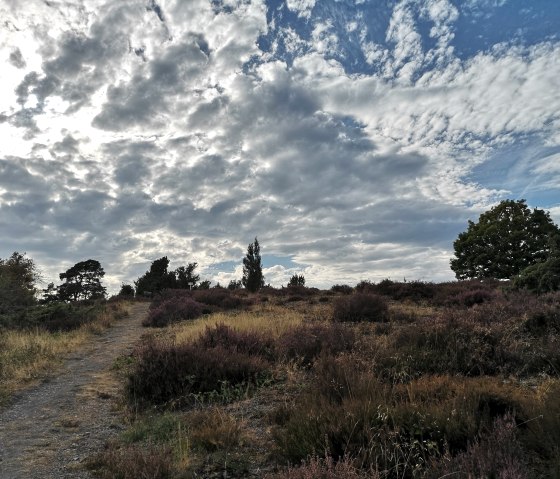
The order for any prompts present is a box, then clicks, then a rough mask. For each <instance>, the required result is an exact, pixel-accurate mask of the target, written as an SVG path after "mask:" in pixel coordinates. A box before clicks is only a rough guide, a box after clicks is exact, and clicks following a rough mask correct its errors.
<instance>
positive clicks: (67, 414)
mask: <svg viewBox="0 0 560 479" xmlns="http://www.w3.org/2000/svg"><path fill="white" fill-rule="evenodd" d="M147 309H148V305H147V304H144V303H140V304H135V305H133V306H132V309H131V311H130V315H129V316H128V317H126V318H124V319H122V320H120V321H119V322H118V323H116V324H115V326H113V327H112V328H110V329H109V330H107V331H105V333H104V334H103V335H102V336H100V337H99V338H96V339H95V340H94V341H92V343H90V344H89V345H88V346H87V347H86V348H85V349H83V350H81V351H79V352H76V353H74V354H73V355H72V356H71V357H70V358H69V360H68V361H67V363H66V364H65V366H64V370H63V371H62V372H61V373H60V374H59V375H58V376H57V377H56V378H54V379H51V380H50V381H48V382H45V383H43V384H41V385H40V386H38V387H37V388H35V389H33V390H31V391H29V392H27V393H25V394H23V395H22V396H21V397H20V398H19V399H18V400H17V401H16V402H15V404H13V405H12V406H11V407H9V408H8V409H7V410H5V411H3V412H0V478H2V479H39V478H40V479H47V478H48V479H51V478H52V479H71V478H72V479H73V478H76V479H78V478H80V479H83V478H88V477H91V476H90V475H89V474H88V473H87V471H85V470H84V469H83V468H82V462H83V461H84V460H85V459H86V458H87V457H88V456H90V455H91V454H92V453H94V452H95V451H99V450H100V449H102V448H103V445H104V444H105V442H106V441H107V439H108V438H109V437H111V436H112V435H114V434H117V433H118V431H119V430H120V429H121V428H122V427H123V426H122V424H121V422H120V420H119V415H118V413H117V412H116V411H115V408H114V402H113V401H112V400H111V399H114V398H116V397H118V393H119V390H120V389H119V388H120V387H121V385H119V383H118V381H117V379H116V378H115V376H114V374H112V373H111V371H110V368H111V366H112V364H113V361H114V360H115V359H116V358H117V357H118V356H120V355H122V354H123V353H126V352H127V351H131V350H132V347H133V345H134V343H135V342H136V341H137V340H138V339H139V338H140V336H141V335H142V333H143V331H145V330H143V328H142V327H141V321H142V319H143V317H144V316H145V314H146V312H147Z"/></svg>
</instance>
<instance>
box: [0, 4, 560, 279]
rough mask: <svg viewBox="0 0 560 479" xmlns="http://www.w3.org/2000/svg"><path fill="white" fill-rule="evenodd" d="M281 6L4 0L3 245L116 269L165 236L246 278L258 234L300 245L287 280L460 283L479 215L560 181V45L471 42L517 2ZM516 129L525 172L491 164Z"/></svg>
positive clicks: (142, 256)
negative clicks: (486, 18)
mask: <svg viewBox="0 0 560 479" xmlns="http://www.w3.org/2000/svg"><path fill="white" fill-rule="evenodd" d="M275 5H276V4H273V3H272V2H267V1H265V0H253V1H237V0H222V1H209V0H194V1H189V2H184V1H179V0H176V1H171V0H170V1H153V0H151V1H149V2H145V1H131V2H116V3H115V2H112V3H106V2H104V1H101V0H100V1H98V2H97V1H96V2H87V5H84V4H82V3H80V2H54V1H51V2H48V4H46V3H41V4H39V3H25V4H24V3H21V4H20V3H17V4H16V3H14V4H13V5H12V6H11V9H10V8H7V7H2V10H1V12H2V14H3V15H4V16H5V18H6V28H7V31H8V33H9V34H8V35H7V37H6V38H5V39H3V40H2V41H1V42H0V54H1V55H2V56H3V58H4V59H5V63H6V65H7V72H8V74H7V75H6V80H5V82H6V83H5V87H6V91H7V92H8V94H7V95H5V96H4V97H3V98H2V99H0V131H1V132H2V134H3V137H4V138H7V139H8V141H6V146H5V150H4V153H3V154H2V157H1V158H0V171H1V174H0V226H1V227H0V231H2V232H3V233H0V239H1V240H2V244H3V249H2V250H1V251H0V256H2V257H4V256H6V255H9V254H10V253H11V251H13V250H27V251H28V252H29V253H30V254H31V255H32V256H34V257H36V259H37V261H38V262H39V263H42V264H44V265H45V270H46V272H47V276H50V277H51V278H53V277H56V275H57V274H58V272H60V271H63V270H64V269H66V268H67V267H69V266H71V265H72V264H73V263H72V262H76V261H79V260H83V259H86V257H93V258H97V259H99V260H100V261H101V262H102V265H103V266H104V267H105V269H106V271H107V280H108V281H109V283H110V285H111V287H112V288H117V287H118V285H119V284H120V282H121V281H129V282H130V281H131V280H133V279H135V278H136V277H138V276H139V275H140V274H142V273H143V272H145V271H146V269H147V268H148V267H149V264H150V262H151V261H153V260H154V259H157V258H159V257H161V256H163V255H167V256H169V257H170V258H172V261H173V263H174V264H177V265H180V264H186V263H187V262H190V261H197V262H198V263H199V265H200V269H201V274H202V276H204V277H209V278H214V280H219V281H220V282H221V283H222V284H227V283H228V282H229V280H231V279H239V277H240V275H241V270H240V260H241V258H242V256H243V254H244V252H245V250H246V246H247V244H248V243H249V242H250V241H252V239H253V238H254V237H255V236H258V237H259V241H260V242H261V245H262V248H263V253H264V255H265V256H267V255H269V257H271V258H288V259H290V261H291V263H286V264H283V263H282V264H272V265H267V267H266V269H265V276H266V278H267V282H271V283H272V284H278V285H279V284H285V283H286V282H287V281H288V279H289V277H290V276H291V275H292V274H294V273H296V272H303V273H304V274H305V276H306V279H307V282H308V284H310V285H317V286H324V287H327V286H329V285H330V284H333V283H350V284H351V283H355V282H357V281H359V280H360V279H370V280H379V279H383V278H384V277H391V278H393V279H402V278H403V277H406V278H409V279H428V280H444V279H450V278H451V277H452V274H451V271H450V270H449V266H448V265H449V257H450V255H451V243H452V240H453V239H454V238H455V237H456V235H457V233H458V232H460V231H462V230H463V229H464V228H465V225H466V221H467V219H468V218H469V217H472V216H477V215H478V214H479V213H480V212H481V211H483V210H484V209H485V208H486V207H488V206H489V205H491V204H493V203H494V202H495V201H496V200H497V199H499V198H503V197H505V196H506V195H510V194H512V195H515V194H521V193H523V192H532V194H534V195H537V192H538V191H539V189H540V190H543V189H546V190H547V191H548V192H551V191H553V190H554V189H555V188H556V189H557V188H558V186H559V180H558V177H559V172H558V168H557V164H558V149H557V148H558V146H559V145H560V136H559V134H558V126H559V125H560V116H559V114H558V111H560V109H559V106H560V97H559V96H558V93H557V92H558V91H560V88H559V87H560V85H559V78H560V75H559V71H558V68H557V67H555V65H558V64H560V44H559V43H558V42H557V41H556V40H554V39H551V38H537V39H535V40H534V41H531V42H529V41H527V42H525V43H523V42H519V41H518V40H516V41H512V42H509V43H508V42H499V43H498V44H496V45H493V46H491V47H489V48H484V49H481V50H480V51H478V52H475V53H474V54H472V55H470V56H468V57H465V56H464V54H462V55H463V56H459V55H458V54H457V50H461V46H462V45H461V43H460V38H461V35H460V33H461V28H463V26H462V25H463V24H462V23H461V22H462V20H465V18H466V20H465V21H467V20H468V21H470V20H471V19H472V18H478V17H477V15H478V13H476V12H482V11H483V10H484V11H489V10H488V9H497V8H502V7H504V8H505V7H506V5H501V4H500V5H497V4H496V5H490V4H489V3H488V2H480V1H477V2H474V1H471V2H469V3H468V5H467V4H462V6H455V5H456V4H455V3H453V2H451V1H449V0H422V1H419V2H416V1H415V2H413V1H410V0H400V1H398V2H394V3H393V4H390V5H389V4H388V5H379V4H378V2H351V1H349V0H344V1H335V0H325V2H315V1H311V0H289V1H287V2H285V3H282V4H281V5H280V4H279V5H276V6H275ZM469 15H471V16H470V17H469ZM473 28H474V27H473ZM463 34H464V32H463ZM463 50H464V49H463ZM535 145H540V146H539V147H537V146H535ZM508 148H509V149H511V150H512V151H516V152H517V153H516V154H517V156H516V158H517V160H516V163H515V165H516V166H517V169H516V170H515V171H518V172H519V174H515V175H514V176H515V179H514V180H513V179H511V180H509V179H508V180H507V181H506V179H504V178H499V177H498V176H497V175H494V176H493V177H492V178H487V177H486V176H485V175H484V174H483V173H480V172H489V171H504V168H503V167H502V168H498V166H499V165H500V163H501V162H504V161H505V160H504V159H503V158H505V156H506V152H507V151H510V150H508ZM489 165H490V166H492V165H496V168H490V167H489ZM508 165H509V163H508ZM477 172H478V174H477ZM549 194H550V195H552V193H549ZM533 200H534V202H537V203H538V202H541V203H542V202H545V204H541V203H538V204H537V206H540V207H543V206H545V207H546V206H547V203H546V201H547V200H546V198H544V197H543V196H541V197H538V198H537V197H536V196H535V198H534V199H533ZM557 205H558V201H557V199H556V200H554V201H550V200H548V206H551V207H552V208H553V209H552V210H551V211H553V212H554V214H556V210H557V208H558V206H557ZM8 231H9V234H8V233H7V232H8ZM61 263H64V264H63V265H62V264H61ZM217 265H230V266H231V267H230V266H228V268H226V270H225V271H221V270H219V269H216V268H218V266H217Z"/></svg>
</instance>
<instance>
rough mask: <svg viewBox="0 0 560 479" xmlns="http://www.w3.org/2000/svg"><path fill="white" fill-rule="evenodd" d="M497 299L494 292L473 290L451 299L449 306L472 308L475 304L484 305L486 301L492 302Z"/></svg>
mask: <svg viewBox="0 0 560 479" xmlns="http://www.w3.org/2000/svg"><path fill="white" fill-rule="evenodd" d="M494 298H495V294H494V293H493V291H489V290H487V289H473V290H467V291H463V292H461V293H459V294H457V295H456V296H453V297H451V298H449V300H448V304H450V305H460V306H466V307H468V308H470V307H471V306H474V305H475V304H482V303H485V302H486V301H491V300H492V299H494Z"/></svg>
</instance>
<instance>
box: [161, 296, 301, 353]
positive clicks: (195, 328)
mask: <svg viewBox="0 0 560 479" xmlns="http://www.w3.org/2000/svg"><path fill="white" fill-rule="evenodd" d="M304 318H305V315H304V314H303V313H302V312H300V311H297V310H295V309H288V308H284V307H281V306H276V305H272V304H262V305H258V306H256V307H255V308H254V309H253V310H251V311H235V312H225V313H214V314H211V315H208V316H206V317H203V318H199V319H197V320H194V321H184V322H181V323H178V324H174V325H172V326H171V328H170V334H171V335H173V336H174V337H175V341H176V342H177V343H178V344H182V343H187V342H190V341H193V340H194V339H196V338H197V337H198V336H200V335H201V334H202V333H203V332H204V331H205V330H206V329H207V328H213V327H215V326H216V325H218V324H224V325H226V326H229V327H231V328H234V329H237V330H240V331H251V332H258V333H259V334H262V335H264V336H267V337H269V338H271V339H275V338H278V337H279V336H281V335H282V334H283V333H285V332H286V331H290V330H291V329H293V328H295V327H297V326H298V325H300V324H301V323H302V322H303V321H304Z"/></svg>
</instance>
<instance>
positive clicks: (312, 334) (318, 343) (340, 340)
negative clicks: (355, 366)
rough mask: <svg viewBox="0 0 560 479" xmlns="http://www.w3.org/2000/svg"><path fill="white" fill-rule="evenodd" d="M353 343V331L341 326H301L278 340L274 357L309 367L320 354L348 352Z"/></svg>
mask: <svg viewBox="0 0 560 479" xmlns="http://www.w3.org/2000/svg"><path fill="white" fill-rule="evenodd" d="M354 342H355V335H354V331H352V330H351V329H349V328H346V327H344V326H343V325H340V324H336V323H334V324H333V323H331V324H303V325H301V326H297V327H295V328H293V329H290V330H288V331H287V332H285V333H284V334H283V335H282V336H280V338H278V340H277V341H276V356H277V357H278V358H280V359H283V360H286V359H287V360H296V361H297V362H298V363H300V364H301V365H303V366H310V365H311V364H312V363H313V361H314V360H315V359H316V358H317V357H319V355H320V354H321V353H323V352H326V353H328V354H333V355H335V354H338V353H341V352H343V351H350V350H351V349H352V346H353V345H354Z"/></svg>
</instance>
